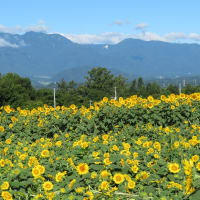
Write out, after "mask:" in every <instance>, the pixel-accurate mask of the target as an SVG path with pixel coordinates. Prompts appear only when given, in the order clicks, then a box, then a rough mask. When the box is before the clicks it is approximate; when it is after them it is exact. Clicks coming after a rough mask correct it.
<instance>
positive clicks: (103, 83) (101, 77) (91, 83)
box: [85, 67, 115, 101]
mask: <svg viewBox="0 0 200 200" xmlns="http://www.w3.org/2000/svg"><path fill="white" fill-rule="evenodd" d="M85 78H86V82H85V86H86V88H85V89H86V93H87V96H88V98H89V99H91V100H93V101H98V100H101V99H102V98H103V97H104V96H107V97H111V96H113V91H114V87H115V78H114V75H113V74H111V72H110V71H109V70H108V69H106V68H103V67H98V68H93V69H92V70H91V71H88V76H86V77H85Z"/></svg>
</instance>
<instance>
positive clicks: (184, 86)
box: [183, 79, 185, 87]
mask: <svg viewBox="0 0 200 200" xmlns="http://www.w3.org/2000/svg"><path fill="white" fill-rule="evenodd" d="M183 87H185V79H184V80H183Z"/></svg>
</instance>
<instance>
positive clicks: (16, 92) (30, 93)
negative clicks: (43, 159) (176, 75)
mask: <svg viewBox="0 0 200 200" xmlns="http://www.w3.org/2000/svg"><path fill="white" fill-rule="evenodd" d="M115 87H116V91H117V97H120V96H121V97H124V98H126V97H129V96H131V95H137V96H141V97H143V98H146V97H148V96H149V95H152V96H153V97H154V98H159V97H160V95H162V94H164V95H168V94H171V93H174V94H178V93H179V88H178V86H176V85H172V84H170V85H168V87H166V88H162V87H161V86H160V85H159V84H158V83H156V82H151V83H147V84H145V83H144V81H143V79H142V77H139V78H138V79H134V80H133V81H132V82H127V80H126V78H124V77H123V76H121V75H118V76H114V75H113V74H112V73H111V72H110V71H109V70H108V69H106V68H103V67H98V68H92V69H91V70H90V71H88V75H87V76H86V77H85V82H84V83H81V84H78V83H76V82H74V81H70V82H67V81H65V80H64V79H62V80H61V81H60V82H57V83H56V105H60V106H62V105H64V106H69V105H71V104H76V105H77V106H81V105H85V106H89V105H90V103H92V102H95V101H99V100H101V99H102V98H103V97H105V96H106V97H108V98H114V96H115V91H114V88H115ZM182 92H183V93H185V94H191V93H194V92H200V86H192V85H186V86H185V87H184V88H183V89H182ZM44 104H47V105H49V106H53V105H54V102H53V89H50V88H41V89H36V88H34V87H33V86H32V84H31V81H30V79H29V78H23V77H20V76H19V75H18V74H15V73H7V74H5V75H0V106H4V105H10V106H12V107H14V108H17V107H22V108H29V109H31V108H34V107H37V106H43V105H44Z"/></svg>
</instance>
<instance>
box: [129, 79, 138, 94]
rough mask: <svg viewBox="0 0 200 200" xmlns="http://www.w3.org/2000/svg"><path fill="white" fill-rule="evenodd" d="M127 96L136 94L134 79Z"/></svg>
mask: <svg viewBox="0 0 200 200" xmlns="http://www.w3.org/2000/svg"><path fill="white" fill-rule="evenodd" d="M129 94H130V95H133V94H137V80H136V79H134V80H133V81H132V82H131V85H130V88H129Z"/></svg>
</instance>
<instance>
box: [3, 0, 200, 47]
mask: <svg viewBox="0 0 200 200" xmlns="http://www.w3.org/2000/svg"><path fill="white" fill-rule="evenodd" d="M199 8H200V0H57V1H55V0H18V1H17V0H2V1H1V6H0V19H1V20H0V32H10V33H20V34H21V33H24V32H26V31H30V30H33V31H45V32H47V33H60V34H62V35H64V36H66V37H67V38H69V39H71V40H73V41H75V42H79V43H117V42H119V41H121V40H123V39H125V38H129V37H132V38H139V39H144V40H161V41H167V42H193V43H199V42H200V21H199V20H200V12H199Z"/></svg>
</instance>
